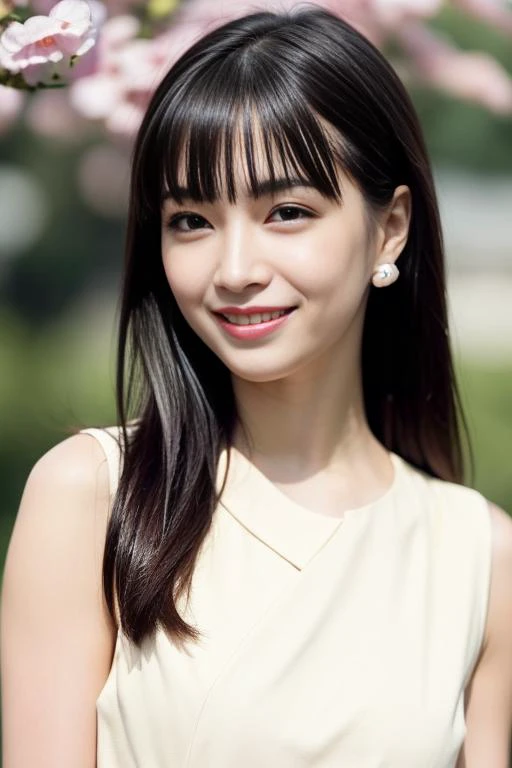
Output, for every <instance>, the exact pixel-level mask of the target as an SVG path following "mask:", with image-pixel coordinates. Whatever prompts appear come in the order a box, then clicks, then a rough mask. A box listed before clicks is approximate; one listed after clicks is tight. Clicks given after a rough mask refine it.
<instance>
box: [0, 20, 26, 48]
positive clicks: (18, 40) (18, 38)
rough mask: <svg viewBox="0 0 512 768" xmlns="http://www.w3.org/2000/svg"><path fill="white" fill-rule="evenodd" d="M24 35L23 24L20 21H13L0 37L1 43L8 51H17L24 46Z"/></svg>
mask: <svg viewBox="0 0 512 768" xmlns="http://www.w3.org/2000/svg"><path fill="white" fill-rule="evenodd" d="M23 35H24V29H23V24H20V23H19V21H13V22H12V23H11V24H9V26H8V27H7V29H6V30H5V32H4V33H3V35H2V36H1V37H0V44H1V45H2V46H3V47H4V48H5V50H6V51H9V53H17V52H18V51H19V50H21V48H23V45H24V38H23Z"/></svg>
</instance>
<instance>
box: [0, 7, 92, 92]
mask: <svg viewBox="0 0 512 768" xmlns="http://www.w3.org/2000/svg"><path fill="white" fill-rule="evenodd" d="M94 43H95V30H94V27H93V25H92V19H91V11H90V8H89V5H88V3H86V2H84V1H83V0H62V2H60V3H57V5H55V6H54V7H53V8H52V9H51V11H50V14H49V16H31V17H30V18H28V19H27V20H26V21H25V23H24V24H20V23H19V22H17V21H13V22H11V24H9V26H8V27H7V29H6V30H5V32H4V33H3V35H2V36H1V37H0V65H1V66H3V67H4V68H5V69H8V70H9V71H10V72H12V73H13V74H16V73H18V72H23V75H24V77H25V80H26V81H27V82H28V83H29V84H32V83H34V82H37V81H41V80H42V79H44V75H45V74H46V73H48V71H51V70H52V69H55V65H58V64H60V63H62V64H67V65H69V62H70V60H71V58H72V57H73V56H81V55H82V54H84V53H86V51H88V50H89V49H90V48H92V46H93V45H94ZM56 74H57V76H58V77H59V79H60V77H61V74H62V73H61V72H59V69H57V71H56Z"/></svg>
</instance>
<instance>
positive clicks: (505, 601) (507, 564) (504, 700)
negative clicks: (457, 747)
mask: <svg viewBox="0 0 512 768" xmlns="http://www.w3.org/2000/svg"><path fill="white" fill-rule="evenodd" d="M486 501H487V504H488V507H489V515H490V524H491V530H492V567H491V581H490V589H489V602H488V611H487V621H486V628H485V638H484V642H483V645H482V649H481V653H480V657H479V660H478V663H477V665H476V668H475V670H474V672H473V675H472V679H471V681H470V684H469V686H468V689H467V692H466V697H467V702H466V704H467V707H466V728H467V730H466V739H465V742H464V759H463V761H462V763H460V762H459V763H457V765H458V766H459V765H462V766H473V765H492V766H500V768H501V767H503V768H507V766H508V765H509V759H510V724H511V723H512V519H511V518H510V516H509V515H508V514H507V512H505V510H504V509H501V507H499V506H498V505H496V504H494V503H493V502H491V501H489V500H487V499H486Z"/></svg>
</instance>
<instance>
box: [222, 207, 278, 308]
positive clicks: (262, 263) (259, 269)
mask: <svg viewBox="0 0 512 768" xmlns="http://www.w3.org/2000/svg"><path fill="white" fill-rule="evenodd" d="M218 248H219V255H218V259H217V267H216V270H215V275H214V279H213V282H214V285H215V287H216V288H219V289H224V290H227V291H231V292H233V293H242V292H243V291H245V290H246V289H247V288H251V287H262V286H265V285H268V283H269V282H270V280H271V279H272V269H271V266H270V264H269V263H268V261H267V259H266V258H265V254H264V252H263V247H262V244H261V242H260V241H259V240H258V238H257V236H256V233H255V232H254V231H253V230H252V229H251V227H250V226H249V225H247V224H245V223H243V222H237V223H236V224H233V225H232V226H229V227H226V229H225V233H224V236H223V237H221V238H220V240H219V243H218Z"/></svg>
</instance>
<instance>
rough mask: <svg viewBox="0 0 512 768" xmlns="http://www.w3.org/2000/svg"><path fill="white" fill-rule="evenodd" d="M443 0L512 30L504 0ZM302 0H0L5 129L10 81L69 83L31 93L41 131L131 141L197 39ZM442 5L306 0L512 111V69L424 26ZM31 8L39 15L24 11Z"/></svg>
mask: <svg viewBox="0 0 512 768" xmlns="http://www.w3.org/2000/svg"><path fill="white" fill-rule="evenodd" d="M444 2H445V3H447V2H451V4H452V5H454V6H458V8H459V9H461V10H462V11H463V12H465V13H467V14H469V15H471V16H473V17H475V18H477V19H479V20H481V21H482V22H484V23H486V24H489V25H492V26H495V27H496V28H498V29H499V30H500V31H501V32H502V33H505V34H508V35H510V36H511V37H512V10H511V9H510V7H509V8H507V2H506V0H444ZM300 4H301V0H186V1H185V0H183V1H182V2H181V3H180V2H179V0H149V2H146V3H139V2H135V1H134V0H109V2H108V3H101V2H99V0H89V1H88V2H85V0H62V1H61V2H59V3H57V4H56V5H54V4H53V3H52V2H48V0H33V2H28V3H22V2H17V3H7V2H1V0H0V25H3V27H4V28H5V29H4V32H3V34H2V35H1V37H0V67H3V71H4V76H2V69H0V84H3V87H2V85H0V130H2V128H5V126H7V125H8V124H9V122H10V121H12V120H13V119H14V118H15V116H16V114H17V113H18V112H19V110H20V109H21V107H22V103H23V98H22V97H21V96H20V94H19V93H13V86H14V88H19V87H20V83H21V82H25V83H26V84H27V85H29V86H34V85H36V84H41V83H42V84H43V85H46V86H48V85H55V84H60V83H62V82H67V83H68V84H69V88H67V89H66V90H65V91H59V92H57V93H56V92H52V93H49V92H48V91H45V90H39V92H38V93H36V94H32V95H31V98H30V100H29V101H30V103H29V104H28V105H27V106H28V109H27V111H26V116H27V119H28V121H29V122H30V124H31V125H32V126H33V128H34V129H36V130H41V131H43V132H47V133H52V131H53V132H54V133H55V135H63V134H65V132H66V130H65V128H64V129H63V126H66V125H69V126H70V128H69V131H68V132H69V133H70V134H73V135H78V134H79V131H78V132H77V121H79V120H82V121H83V123H84V125H88V124H91V122H92V124H95V123H99V124H100V125H104V126H105V127H106V129H107V132H108V134H109V135H110V136H117V137H126V138H128V139H129V138H131V137H132V136H133V134H134V132H135V130H136V129H137V126H138V125H139V123H140V119H141V117H142V114H143V112H144V109H145V107H146V105H147V103H148V100H149V98H150V96H151V93H152V91H153V89H154V88H155V86H156V85H157V83H158V81H159V79H160V78H161V76H162V75H163V73H164V72H165V70H166V69H167V68H168V67H169V66H170V65H171V63H172V62H173V61H174V60H175V59H176V58H177V57H178V56H179V55H180V53H182V52H183V51H184V50H185V49H186V48H187V47H189V46H190V45H191V44H192V43H193V42H194V41H195V40H197V39H198V38H199V37H201V36H202V35H203V34H205V33H207V32H208V31H210V30H212V29H213V28H215V27H216V26H219V25H220V24H222V23H224V22H226V21H228V20H230V19H233V18H236V17H239V16H242V15H244V14H246V13H250V12H253V11H256V10H288V9H290V8H292V7H294V6H296V5H300ZM443 4H444V3H443V0H309V5H317V6H319V7H322V8H325V9H328V10H330V11H331V12H333V13H335V14H338V15H339V16H341V17H343V18H346V19H347V20H348V21H350V22H351V23H352V24H354V26H356V27H357V28H358V29H359V30H360V31H361V32H363V34H365V35H366V36H367V37H368V38H369V39H370V40H372V41H373V42H374V43H375V44H376V45H377V46H379V47H382V46H383V45H385V44H386V43H387V42H388V41H389V40H393V41H394V43H395V44H396V45H397V46H398V47H399V48H400V49H401V50H402V51H403V53H404V55H405V59H406V61H407V62H408V64H407V73H408V74H410V76H411V77H416V78H419V79H420V80H423V81H425V82H428V83H430V84H433V85H434V86H436V87H438V88H440V89H443V90H445V91H447V92H449V93H452V94H454V95H456V96H458V97H460V98H463V99H467V100H470V101H474V102H477V103H480V104H482V105H484V106H485V107H487V108H488V109H490V110H493V111H495V112H498V113H502V114H505V113H511V112H512V78H511V77H510V75H509V74H508V73H507V72H506V71H505V69H504V68H503V67H502V66H501V65H500V64H499V63H498V62H497V61H496V60H495V59H493V58H492V57H491V56H489V55H487V54H485V53H483V52H471V51H462V50H459V49H457V48H456V47H455V46H454V45H453V44H452V42H451V41H449V40H447V39H445V38H443V37H442V36H441V35H440V34H438V33H436V32H434V31H433V30H432V29H431V28H430V27H429V26H428V25H427V21H428V20H429V19H430V18H433V17H435V16H436V14H437V13H438V12H439V10H440V8H441V6H442V5H443ZM22 6H25V7H24V9H23V10H24V17H25V19H26V20H25V21H24V23H22V22H20V21H16V20H14V21H10V19H11V18H12V17H11V16H10V15H9V14H11V13H12V12H14V13H15V12H16V11H17V9H21V8H22ZM2 11H3V13H2ZM27 12H28V13H29V14H30V13H31V12H34V13H36V14H40V15H35V16H30V15H28V17H27ZM2 15H3V16H4V19H2ZM6 20H7V22H6ZM70 64H71V65H72V67H71V68H70ZM5 73H8V75H7V76H5ZM9 75H10V77H9ZM46 104H48V105H50V104H51V106H48V107H46ZM52 116H53V117H54V119H53V125H52ZM57 119H58V126H57V125H56V120H57Z"/></svg>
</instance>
